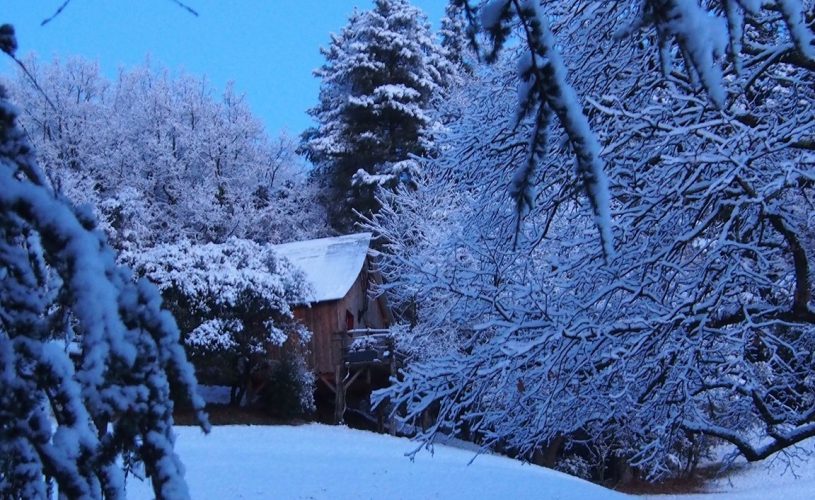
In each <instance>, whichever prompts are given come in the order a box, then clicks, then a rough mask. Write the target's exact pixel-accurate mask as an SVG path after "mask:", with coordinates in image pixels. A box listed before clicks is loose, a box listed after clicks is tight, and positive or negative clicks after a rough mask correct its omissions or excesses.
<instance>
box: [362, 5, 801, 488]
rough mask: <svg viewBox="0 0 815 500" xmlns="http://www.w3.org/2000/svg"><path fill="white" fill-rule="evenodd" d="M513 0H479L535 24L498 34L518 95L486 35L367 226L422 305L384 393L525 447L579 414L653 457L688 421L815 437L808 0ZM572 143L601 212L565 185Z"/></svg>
mask: <svg viewBox="0 0 815 500" xmlns="http://www.w3.org/2000/svg"><path fill="white" fill-rule="evenodd" d="M529 3H530V2H514V1H508V2H500V1H497V2H489V3H488V4H487V6H486V7H485V9H483V10H482V11H481V12H480V16H481V19H482V20H485V24H487V25H490V26H499V25H500V26H504V27H506V29H507V30H511V29H512V28H513V26H516V27H520V28H521V30H524V32H525V33H526V36H528V37H533V36H539V37H542V38H541V39H540V40H541V43H535V44H531V45H532V47H531V48H530V47H529V46H524V45H521V46H516V47H513V48H512V49H507V51H505V52H504V54H505V56H506V57H508V58H509V59H510V61H512V60H513V59H516V58H518V57H519V56H518V54H520V58H521V60H522V62H521V68H522V69H524V68H526V70H524V72H522V74H521V85H520V87H521V99H520V104H521V112H520V113H518V111H517V109H518V101H517V93H516V92H517V90H516V88H517V85H518V82H517V80H516V79H515V78H514V77H513V71H512V69H511V68H512V63H511V62H509V63H507V62H506V60H507V59H502V58H501V57H500V55H498V56H496V58H497V60H499V61H502V62H501V63H500V65H499V66H498V67H497V68H495V69H493V70H490V71H487V70H479V72H478V79H477V81H473V82H472V84H471V85H469V86H467V87H465V88H462V89H460V90H459V92H462V93H463V95H462V96H459V97H456V98H451V99H449V103H450V105H452V106H464V108H463V109H465V110H466V111H465V112H464V113H461V112H460V110H461V109H462V108H461V107H459V108H457V109H456V110H453V111H452V112H450V113H449V115H450V116H460V118H459V119H458V120H457V121H456V122H454V123H452V124H450V125H449V129H450V130H449V131H448V132H447V133H446V136H445V137H444V138H442V139H440V141H443V142H444V144H445V148H444V149H443V150H442V153H441V154H440V156H439V158H438V159H436V160H432V161H429V162H427V163H426V165H424V169H423V170H425V171H426V173H425V174H424V176H422V177H418V178H417V184H418V186H419V188H418V189H417V190H415V191H404V192H401V193H400V194H398V195H397V196H395V197H386V198H384V203H385V207H384V208H383V210H382V212H381V213H380V215H379V216H378V217H377V218H376V219H375V220H374V221H373V222H372V224H371V225H372V227H373V228H374V229H375V230H376V231H377V232H378V233H379V235H380V237H381V238H382V239H383V242H384V243H385V245H386V247H388V251H387V252H385V253H384V255H383V261H382V271H383V273H384V275H385V277H386V283H387V284H386V286H385V289H386V290H387V291H390V292H391V293H392V294H393V297H394V299H395V301H396V302H397V303H401V304H412V303H415V304H418V307H417V310H418V313H417V314H416V316H415V323H416V325H415V326H414V327H413V328H412V329H411V331H410V333H409V334H408V337H407V339H406V341H405V342H404V345H405V346H407V348H408V349H410V350H411V355H412V357H413V359H414V360H415V362H414V363H413V364H412V365H411V366H410V367H409V368H408V369H407V370H406V372H405V373H404V377H403V378H401V379H400V380H399V381H398V383H397V384H396V385H395V387H394V388H393V389H391V390H390V391H387V392H385V393H383V394H381V396H382V397H390V398H391V401H392V403H393V404H394V407H397V408H398V407H400V406H403V407H405V408H407V411H408V418H411V417H415V416H418V415H419V414H420V413H421V412H423V411H425V410H427V409H428V408H429V407H431V405H434V404H438V405H439V408H440V411H439V420H438V422H437V425H436V426H435V427H433V428H431V429H430V431H429V432H428V434H427V435H426V437H428V436H430V435H432V434H433V433H434V432H439V431H444V432H450V431H452V432H464V431H465V430H466V431H467V432H468V433H470V435H471V436H476V437H477V439H479V440H480V441H481V442H482V443H483V444H485V445H486V446H489V445H492V444H496V443H501V445H502V446H503V447H505V449H512V450H515V451H517V452H519V453H522V454H523V453H532V452H533V451H534V450H535V449H537V448H541V447H544V446H546V445H548V444H550V443H552V442H556V441H558V439H559V438H560V437H562V436H569V435H575V434H579V435H580V436H582V437H586V436H589V437H591V438H592V439H593V440H594V441H595V443H598V445H602V446H604V447H605V449H606V450H608V452H609V453H613V454H618V455H620V456H622V457H624V458H626V459H627V460H629V461H630V462H631V463H633V464H635V465H638V466H640V467H641V468H642V469H643V470H644V471H645V472H646V473H649V474H651V475H659V474H666V473H670V472H674V471H676V470H677V469H678V468H679V467H680V466H683V465H685V464H686V462H687V460H688V458H687V457H683V456H682V455H681V454H680V452H681V450H686V449H688V448H689V447H690V446H691V444H689V443H690V441H692V440H693V439H696V438H697V437H698V436H708V437H716V438H720V439H723V440H725V441H728V442H730V443H732V444H733V445H734V446H735V448H736V449H737V450H738V452H740V453H741V454H743V455H744V456H745V457H746V458H747V459H748V460H758V459H761V458H763V457H766V456H768V455H769V454H771V453H773V452H776V451H778V450H779V449H784V448H787V447H790V446H792V445H794V444H795V443H797V442H800V441H801V440H803V439H805V438H807V437H811V436H813V435H815V411H814V410H813V408H815V386H813V384H812V380H815V372H813V369H814V368H815V365H813V362H812V353H813V347H815V346H813V344H812V339H813V338H815V337H814V336H813V334H815V313H814V312H813V303H812V292H811V288H812V279H813V272H812V270H811V266H810V259H811V257H812V252H813V248H815V238H813V236H812V235H813V224H815V219H813V213H815V212H813V210H812V200H813V196H815V192H813V186H815V184H813V181H815V156H813V137H815V120H813V118H815V91H814V90H813V89H815V85H813V83H815V76H814V75H813V64H812V57H811V53H810V52H811V49H812V45H811V44H812V33H811V28H808V27H807V26H806V24H805V22H804V21H803V14H802V12H812V2H803V3H801V2H777V3H773V4H770V3H766V2H765V3H759V2H713V1H711V2H703V3H701V4H696V3H694V2H641V3H633V4H632V3H628V2H599V1H591V0H586V1H580V2H571V1H570V2H566V1H564V2H546V9H547V15H545V16H542V15H541V13H540V12H539V11H538V7H537V5H533V6H529V5H528V4H529ZM782 4H783V5H782ZM638 6H639V7H640V8H639V10H638V8H637V7H638ZM524 7H526V10H524ZM496 8H497V9H498V10H494V9H496ZM504 8H506V9H509V10H507V11H505V12H504V11H501V9H504ZM491 9H493V10H491ZM519 11H520V12H521V15H522V16H529V17H528V18H527V21H523V20H521V21H519V20H518V19H519V18H518V15H519V14H518V13H519ZM496 16H497V17H496ZM498 18H501V19H503V20H502V21H500V23H498V21H496V19H498ZM512 19H515V23H516V24H514V25H513V24H512V22H511V21H512ZM490 20H493V21H495V23H497V24H495V23H492V24H491V23H489V22H486V21H490ZM544 20H545V21H546V26H544V25H543V21H544ZM535 23H537V27H536V26H534V24H535ZM694 23H695V24H694ZM527 29H528V30H529V31H525V30H527ZM536 30H537V31H536ZM549 30H550V31H549ZM536 33H537V34H536ZM728 37H729V38H728ZM555 39H557V43H552V41H553V40H555ZM722 40H724V41H723V42H722V43H721V44H719V42H721V41H722ZM800 40H805V41H806V42H805V43H802V42H801V41H800ZM674 42H675V43H674ZM543 46H546V47H548V48H547V50H554V49H558V50H559V51H560V56H559V57H558V58H557V62H556V63H555V62H553V61H552V59H551V57H552V53H551V52H545V51H542V50H541V47H543ZM660 47H661V49H660ZM668 56H670V59H672V60H673V63H672V64H670V65H669V64H667V63H666V61H667V59H668ZM530 64H532V66H530ZM547 66H551V67H549V69H547ZM565 67H569V68H570V73H569V77H568V79H565V80H558V79H557V78H555V80H552V79H551V78H550V77H553V76H556V75H552V74H549V73H547V71H553V72H554V73H557V72H558V71H560V69H558V68H561V69H562V68H565ZM535 68H537V69H535ZM660 68H662V69H663V70H664V72H661V71H660ZM703 74H704V75H703ZM524 75H526V76H524ZM547 75H548V76H547ZM544 78H550V79H549V80H547V81H543V79H544ZM553 81H554V82H556V83H557V82H560V83H558V85H562V84H563V83H566V84H568V86H569V87H570V88H571V90H569V91H565V90H563V89H564V88H565V87H561V89H560V90H557V91H556V89H555V88H551V87H547V86H548V85H553ZM530 89H532V90H530ZM530 92H537V93H538V97H537V98H535V99H537V100H536V101H530V97H529V95H530ZM558 92H566V93H571V95H572V96H582V101H575V100H572V98H569V99H566V100H561V101H557V100H554V101H552V100H551V99H553V96H554V97H556V95H557V94H558ZM530 102H533V103H534V106H532V107H531V110H532V112H531V113H527V107H528V106H529V105H530ZM560 105H565V106H564V108H563V111H564V114H563V115H562V114H561V113H559V112H558V106H560ZM547 109H550V111H547ZM549 114H551V115H553V116H552V118H554V117H555V116H556V117H557V118H558V119H559V121H560V122H561V123H562V125H563V127H562V128H560V129H559V128H555V127H550V126H549V121H548V120H549V116H548V115H549ZM578 114H579V115H582V116H583V118H580V119H577V120H576V121H575V122H574V123H573V125H580V122H581V121H582V120H585V122H584V125H585V126H583V125H580V126H578V127H577V128H576V129H575V130H570V128H569V127H570V125H568V124H567V123H564V122H566V121H567V120H569V119H573V118H575V117H576V116H577V115H578ZM519 115H520V116H521V118H522V119H520V120H518V119H517V118H516V117H517V116H519ZM524 117H526V118H525V119H523V118H524ZM570 117H571V118H570ZM575 132H578V133H579V134H578V136H583V135H584V134H590V135H591V140H592V141H593V142H594V143H595V144H596V147H591V148H589V149H588V150H586V149H585V148H584V147H583V146H584V145H581V143H580V142H579V141H577V140H576V139H575V137H577V136H575V135H574V133H575ZM586 151H588V152H590V153H592V155H594V156H592V158H595V159H596V160H597V161H598V162H599V163H598V164H602V165H604V167H603V173H604V174H603V175H605V176H607V179H608V194H609V196H608V198H607V199H606V200H605V201H604V202H603V203H605V204H606V205H607V210H608V212H607V215H608V220H609V221H613V224H612V225H610V226H607V227H606V225H605V223H602V222H599V223H598V219H601V218H602V217H601V216H600V215H599V214H598V206H599V204H598V203H596V201H595V203H593V204H592V207H591V209H587V207H585V206H583V204H582V203H581V200H580V197H581V194H582V193H585V192H587V191H590V190H591V188H590V187H589V189H585V187H587V186H586V185H585V182H579V183H575V182H574V165H575V162H576V163H577V170H578V173H580V172H581V169H583V168H585V165H584V166H581V162H584V161H585V162H588V160H589V159H590V158H589V157H584V158H581V157H580V155H582V154H583V153H585V152H586ZM575 155H577V158H576V159H575ZM592 161H593V160H592ZM590 171H591V170H586V171H584V173H585V172H590ZM584 181H585V179H584ZM590 194H591V193H590ZM598 225H599V226H600V227H601V232H602V231H605V230H608V234H607V235H605V236H603V237H602V239H603V240H604V243H603V245H597V243H596V240H597V238H596V236H595V235H596V234H597V230H596V228H597V227H598ZM609 250H613V252H611V251H609Z"/></svg>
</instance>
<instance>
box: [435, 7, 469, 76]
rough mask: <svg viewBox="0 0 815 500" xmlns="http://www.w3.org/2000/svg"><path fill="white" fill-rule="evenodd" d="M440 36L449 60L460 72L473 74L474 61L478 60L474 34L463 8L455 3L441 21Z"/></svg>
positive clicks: (446, 11) (446, 9)
mask: <svg viewBox="0 0 815 500" xmlns="http://www.w3.org/2000/svg"><path fill="white" fill-rule="evenodd" d="M439 36H440V38H441V47H442V48H443V49H444V50H445V54H446V55H447V59H448V60H449V61H450V62H451V63H452V64H453V65H455V66H456V68H457V69H459V70H460V71H463V72H464V73H466V74H472V73H473V64H474V61H473V59H475V58H476V54H477V52H476V50H475V47H474V45H473V40H472V36H473V33H472V30H471V27H470V26H469V24H468V22H467V19H466V18H465V12H464V9H463V7H462V6H460V5H457V4H455V3H450V4H448V5H447V7H446V8H445V9H444V17H443V18H442V20H441V29H439Z"/></svg>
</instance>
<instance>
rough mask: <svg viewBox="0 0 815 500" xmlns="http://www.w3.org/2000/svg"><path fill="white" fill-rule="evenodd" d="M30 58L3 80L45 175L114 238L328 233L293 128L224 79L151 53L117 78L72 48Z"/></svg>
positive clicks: (129, 241) (130, 244)
mask: <svg viewBox="0 0 815 500" xmlns="http://www.w3.org/2000/svg"><path fill="white" fill-rule="evenodd" d="M25 65H26V67H27V68H28V71H29V72H30V74H31V75H33V76H34V77H35V78H36V80H37V82H38V84H37V85H34V84H33V83H32V81H31V79H30V78H29V77H28V75H26V74H24V73H23V72H20V73H19V74H18V77H17V78H16V79H15V80H13V81H10V82H8V85H9V90H10V92H11V95H12V97H13V98H14V100H15V102H18V103H19V104H20V106H21V108H22V111H21V116H20V117H19V122H20V124H21V127H22V128H23V130H24V132H25V133H26V135H27V138H28V139H29V141H30V142H31V143H32V145H33V146H34V147H35V150H36V154H37V159H38V160H39V162H40V165H41V166H42V168H43V170H44V171H45V174H46V178H47V179H48V181H49V182H50V184H51V185H52V186H53V187H54V188H55V189H56V190H57V191H59V192H61V193H63V194H65V195H66V196H68V197H70V198H71V199H72V200H74V201H75V202H76V203H83V204H89V205H91V206H92V207H93V209H94V212H95V214H96V216H97V217H98V219H99V221H100V226H101V227H102V229H104V231H105V232H106V233H107V234H108V237H109V239H110V241H111V242H112V243H113V244H114V245H115V246H116V247H117V248H138V247H140V246H150V245H155V244H158V243H172V242H174V241H176V240H178V239H180V238H185V239H188V240H191V241H195V242H201V243H207V242H216V243H222V242H224V241H226V239H228V238H229V237H230V236H235V237H239V238H247V239H252V240H255V241H258V242H272V243H279V242H282V241H289V240H292V239H302V238H308V237H315V236H322V235H324V234H325V232H326V229H327V225H326V220H325V216H324V211H322V210H321V208H320V206H319V204H317V203H316V202H315V199H316V197H315V194H316V190H315V188H314V187H313V185H312V183H310V182H309V181H308V179H307V175H306V170H305V167H304V165H303V162H302V161H301V160H300V159H299V158H298V157H297V156H296V154H295V144H294V141H293V139H291V138H288V137H286V136H285V135H281V136H279V137H276V138H271V137H269V136H268V135H267V134H266V132H265V131H264V129H263V126H262V124H261V123H260V121H259V120H258V119H257V118H256V117H255V116H254V115H253V114H252V112H251V110H250V109H249V107H248V105H247V103H246V101H245V99H244V98H243V96H241V95H239V94H237V93H236V92H235V91H234V88H233V86H232V85H231V84H230V85H227V87H226V88H225V89H224V90H223V92H222V93H220V94H217V93H216V92H215V90H214V89H213V86H212V84H211V83H210V82H209V81H208V80H207V79H206V78H202V77H195V76H192V75H189V74H183V73H181V74H172V73H170V72H169V70H167V69H166V68H161V67H157V66H156V65H153V64H150V63H149V62H146V63H145V64H143V65H140V66H137V67H135V68H130V69H122V70H120V71H119V74H118V76H117V77H116V78H115V79H114V80H112V81H111V80H109V79H107V78H105V77H104V76H103V75H102V74H101V72H100V69H99V66H98V64H97V63H95V62H92V61H89V60H86V59H82V58H78V57H76V58H69V59H66V60H54V61H51V62H42V61H40V60H38V59H36V58H30V59H28V60H26V61H25ZM38 87H39V88H38ZM42 92H45V95H47V96H48V98H47V99H46V98H45V97H44V96H43V94H42Z"/></svg>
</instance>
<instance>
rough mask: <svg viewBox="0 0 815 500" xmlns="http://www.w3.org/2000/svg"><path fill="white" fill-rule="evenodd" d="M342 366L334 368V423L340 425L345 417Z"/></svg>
mask: <svg viewBox="0 0 815 500" xmlns="http://www.w3.org/2000/svg"><path fill="white" fill-rule="evenodd" d="M342 372H343V366H342V364H338V365H337V366H336V368H334V387H335V388H336V390H335V391H334V423H335V424H337V425H340V424H342V423H343V416H344V415H345V384H343V381H342Z"/></svg>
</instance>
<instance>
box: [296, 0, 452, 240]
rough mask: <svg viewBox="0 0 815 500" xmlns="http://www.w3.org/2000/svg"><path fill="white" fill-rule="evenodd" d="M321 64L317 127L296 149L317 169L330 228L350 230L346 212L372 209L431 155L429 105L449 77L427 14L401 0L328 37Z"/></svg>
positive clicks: (378, 6) (356, 16) (380, 3)
mask: <svg viewBox="0 0 815 500" xmlns="http://www.w3.org/2000/svg"><path fill="white" fill-rule="evenodd" d="M321 52H322V53H323V55H324V56H325V63H324V64H323V66H322V67H321V68H320V69H318V70H317V71H315V75H316V76H317V77H318V78H320V79H321V87H320V97H319V104H318V105H317V106H316V107H314V108H313V109H311V110H310V111H309V113H310V114H311V115H312V116H313V117H314V118H315V119H316V121H317V123H318V125H317V126H316V127H315V128H312V129H309V130H307V131H306V132H305V133H304V134H303V142H302V150H303V151H304V152H305V153H306V155H307V156H308V158H309V159H310V160H311V161H312V162H313V163H314V164H315V165H316V167H317V176H318V177H319V178H320V180H321V182H322V185H323V189H324V198H325V204H326V206H327V208H328V210H329V215H330V220H331V223H332V225H333V226H334V228H335V229H337V230H339V231H341V232H349V231H350V230H351V229H352V228H353V224H354V222H355V220H356V218H355V216H354V214H353V211H358V212H360V213H363V214H370V213H372V212H375V211H376V209H377V202H376V200H375V193H376V191H377V189H378V188H379V187H388V188H392V187H393V186H395V185H397V184H399V183H410V181H411V178H412V177H413V176H414V175H415V168H416V162H415V161H413V157H414V156H422V155H427V154H430V153H431V152H432V151H433V149H434V142H433V135H434V129H435V128H436V126H437V124H436V123H435V121H434V119H433V117H432V114H431V113H430V103H431V101H432V99H433V98H434V96H436V95H438V93H439V92H440V91H441V90H442V89H443V88H444V86H445V85H446V82H448V81H449V79H450V78H451V75H452V74H453V69H452V66H451V64H450V62H449V61H448V60H447V59H446V58H445V57H444V52H443V50H442V49H441V48H440V47H439V46H438V44H437V43H436V42H435V41H434V39H433V35H432V34H431V31H430V26H429V24H428V22H427V18H426V16H425V15H424V14H423V13H422V12H421V11H420V10H419V9H417V8H416V7H413V6H412V5H410V4H409V3H408V2H407V0H376V1H375V2H374V7H373V9H372V10H369V11H362V12H359V11H355V12H354V13H353V14H352V15H351V17H350V18H349V20H348V24H347V25H346V26H345V27H344V28H343V29H342V30H341V31H340V33H339V34H338V35H332V37H331V42H330V44H329V46H328V47H327V48H324V49H322V50H321Z"/></svg>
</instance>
